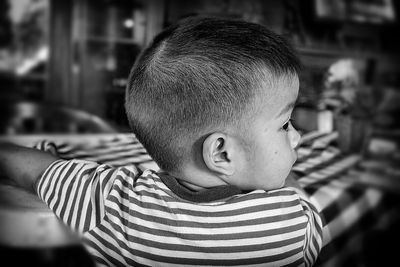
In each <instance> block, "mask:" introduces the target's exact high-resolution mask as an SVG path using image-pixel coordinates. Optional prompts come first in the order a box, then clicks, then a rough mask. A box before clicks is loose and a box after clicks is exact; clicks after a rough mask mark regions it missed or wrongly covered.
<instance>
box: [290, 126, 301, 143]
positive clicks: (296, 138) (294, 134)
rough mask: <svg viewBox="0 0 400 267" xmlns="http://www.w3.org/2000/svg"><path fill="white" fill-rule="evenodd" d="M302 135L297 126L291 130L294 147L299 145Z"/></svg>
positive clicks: (291, 140)
mask: <svg viewBox="0 0 400 267" xmlns="http://www.w3.org/2000/svg"><path fill="white" fill-rule="evenodd" d="M300 137H301V136H300V134H299V132H298V131H297V130H296V129H295V128H293V130H292V131H290V145H291V147H292V148H296V147H297V145H298V144H299V142H300Z"/></svg>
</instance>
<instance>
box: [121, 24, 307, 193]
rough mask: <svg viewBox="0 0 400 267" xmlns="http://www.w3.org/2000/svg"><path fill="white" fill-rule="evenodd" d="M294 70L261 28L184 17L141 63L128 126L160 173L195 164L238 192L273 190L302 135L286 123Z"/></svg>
mask: <svg viewBox="0 0 400 267" xmlns="http://www.w3.org/2000/svg"><path fill="white" fill-rule="evenodd" d="M299 65H300V64H299V61H298V59H297V57H296V56H295V54H294V51H293V50H292V48H291V47H290V46H289V45H288V44H287V42H286V41H285V40H284V39H282V38H281V37H279V36H278V35H276V34H274V33H273V32H271V31H269V30H267V29H266V28H264V27H263V26H261V25H258V24H253V23H248V22H243V21H237V20H226V19H218V18H201V17H199V18H188V19H185V20H182V21H180V22H179V23H178V24H176V25H173V26H171V27H169V28H167V29H166V30H164V31H163V32H161V33H160V34H158V35H157V36H156V37H155V38H154V40H153V42H152V43H151V44H150V45H149V46H148V47H147V48H146V49H145V50H144V51H143V52H142V53H141V55H140V56H139V58H138V59H137V61H136V63H135V65H134V67H133V68H132V71H131V74H130V76H129V82H128V86H127V94H126V103H125V107H126V111H127V116H128V120H129V122H130V125H131V127H132V129H133V131H134V133H135V134H136V136H137V138H138V139H139V141H140V142H141V143H142V144H143V145H144V146H145V148H146V149H147V151H148V153H149V154H150V155H151V156H152V158H153V159H154V160H155V161H156V162H157V164H158V165H159V166H160V168H161V169H163V170H164V171H167V172H170V173H180V172H183V169H185V168H186V167H187V166H188V165H191V166H192V168H191V170H193V169H196V168H197V170H199V169H202V170H207V171H208V172H211V173H213V174H215V175H217V176H219V177H221V179H222V181H224V182H225V183H228V184H235V185H237V186H239V187H241V188H243V189H256V188H259V189H271V188H277V187H280V186H281V185H282V183H283V181H284V179H285V178H286V176H287V174H288V172H289V170H290V168H291V166H292V164H293V163H294V161H295V152H294V146H296V145H297V142H298V137H299V136H298V134H297V132H296V131H295V130H294V129H293V127H292V126H291V125H290V123H288V120H289V118H290V113H291V110H292V108H293V104H294V102H295V100H296V98H297V93H298V76H297V72H298V70H299ZM288 104H289V106H288ZM193 166H196V167H194V168H193ZM260 175H262V177H260ZM243 176H245V177H243ZM254 176H256V177H254ZM283 176H284V177H283ZM266 179H268V180H269V181H265V180H266ZM200 184H201V182H200ZM205 184H206V183H205Z"/></svg>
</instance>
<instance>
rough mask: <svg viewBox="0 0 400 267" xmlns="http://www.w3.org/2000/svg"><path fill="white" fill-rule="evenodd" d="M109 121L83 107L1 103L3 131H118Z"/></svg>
mask: <svg viewBox="0 0 400 267" xmlns="http://www.w3.org/2000/svg"><path fill="white" fill-rule="evenodd" d="M117 131H118V130H117V129H116V128H115V127H114V126H113V125H112V124H110V123H109V122H107V121H106V120H104V119H102V118H100V117H98V116H96V115H93V114H90V113H88V112H86V111H83V110H78V109H73V108H69V107H65V106H56V105H50V104H46V103H40V102H30V101H21V102H14V103H2V104H1V105H0V134H3V135H11V134H39V133H115V132H117Z"/></svg>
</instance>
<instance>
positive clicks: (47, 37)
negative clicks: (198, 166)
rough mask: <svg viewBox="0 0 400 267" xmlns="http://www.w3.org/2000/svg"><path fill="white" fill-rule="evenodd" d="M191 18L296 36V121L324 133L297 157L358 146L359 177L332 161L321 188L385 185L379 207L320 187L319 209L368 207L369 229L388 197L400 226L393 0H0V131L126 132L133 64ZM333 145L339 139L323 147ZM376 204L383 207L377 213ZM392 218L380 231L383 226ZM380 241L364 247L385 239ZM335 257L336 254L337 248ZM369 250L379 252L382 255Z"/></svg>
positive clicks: (399, 109)
mask: <svg viewBox="0 0 400 267" xmlns="http://www.w3.org/2000/svg"><path fill="white" fill-rule="evenodd" d="M194 15H212V16H220V17H228V18H236V19H244V20H246V21H250V22H255V23H259V24H262V25H265V26H267V27H268V28H270V29H272V30H273V31H275V32H277V33H279V34H282V35H284V36H285V37H287V38H288V39H289V40H290V41H291V42H292V43H293V45H294V46H295V48H296V50H297V51H298V54H299V56H300V59H301V61H302V63H303V69H302V71H301V73H300V92H299V98H298V102H297V105H296V107H295V110H294V114H293V118H294V124H295V127H296V128H297V129H298V130H299V131H300V132H301V133H302V134H306V133H314V132H317V133H318V134H317V135H315V134H314V135H309V136H308V137H309V139H313V138H314V139H317V138H315V137H316V136H318V137H319V136H321V133H324V134H326V137H327V138H325V137H323V141H322V143H321V142H319V145H321V144H322V145H321V147H318V146H316V147H314V146H312V149H311V150H310V151H312V153H311V154H310V155H308V154H307V155H306V156H305V159H304V161H306V159H307V158H310V159H311V160H313V156H315V153H314V152H315V151H314V148H315V149H316V150H318V149H319V152H321V155H322V156H321V158H327V157H326V155H328V156H329V155H334V157H335V160H336V158H338V159H342V154H340V153H339V152H338V150H340V152H343V153H344V154H352V153H354V152H355V153H358V154H359V155H361V156H362V157H363V160H362V161H361V163H360V164H359V165H358V166H357V168H358V169H357V170H358V171H360V170H362V172H361V173H362V174H357V175H350V174H346V173H345V172H344V171H343V170H341V169H340V168H339V171H337V172H338V173H340V175H339V174H338V175H337V176H335V175H336V174H335V175H332V174H329V175H331V176H329V177H330V178H329V179H326V181H328V182H325V181H323V182H321V183H320V185H324V184H328V185H329V183H330V182H332V188H333V189H332V188H331V189H332V190H337V189H338V188H339V189H340V190H341V187H338V186H337V185H336V181H337V180H340V179H339V178H340V177H342V174H343V173H345V175H343V177H344V178H345V179H347V180H346V181H347V182H348V181H351V179H350V178H351V177H353V178H354V180H355V181H356V184H358V183H360V182H361V183H364V184H367V185H368V186H370V185H373V186H378V187H381V186H384V188H385V190H383V191H382V192H384V193H385V194H383V195H384V197H382V200H384V201H381V202H382V204H379V205H378V204H376V205H375V204H374V199H373V198H371V196H370V195H368V194H367V193H368V192H370V191H369V190H372V189H369V188H367V189H366V190H364V189H363V190H362V191H360V189H357V190H355V189H354V188H353V187H349V189H346V188H347V187H346V186H343V188H344V189H343V192H344V191H346V190H347V191H346V192H344V193H343V194H342V193H340V194H339V193H338V194H336V193H335V194H336V195H335V194H333V193H332V194H328V193H326V192H325V191H322V192H323V193H324V192H325V193H326V195H322V196H321V199H324V197H326V198H327V199H328V200H329V199H330V198H336V196H338V197H337V199H338V200H335V201H334V204H337V203H338V207H339V208H337V206H335V205H330V206H328V208H327V209H326V214H325V213H324V215H329V216H327V218H328V219H329V218H331V222H330V223H331V224H333V226H332V229H333V231H335V229H339V230H340V229H341V228H343V229H345V228H346V227H342V225H344V226H346V225H347V226H349V225H351V223H347V222H346V219H348V220H350V221H351V219H352V217H351V216H349V215H353V216H355V217H357V216H359V214H358V212H359V213H360V214H361V215H363V213H362V211H364V210H368V211H369V212H370V213H368V214H369V215H371V214H372V217H371V218H373V219H370V217H365V216H364V217H362V216H361V215H360V216H359V217H360V218H367V221H365V220H359V221H357V223H358V224H356V226H360V229H369V228H368V227H369V224H368V223H369V222H370V221H378V222H380V219H381V218H383V219H385V218H386V217H385V216H383V215H382V214H387V213H388V212H387V210H389V208H387V207H390V208H392V207H393V206H394V209H393V210H394V212H393V215H394V217H395V219H394V220H393V221H395V222H394V223H392V224H393V225H395V226H396V227H395V228H396V229H400V228H399V227H398V225H399V224H400V223H399V222H400V218H398V217H399V214H400V211H399V208H398V207H400V205H398V203H399V197H398V196H399V192H400V179H399V177H400V168H399V166H400V150H399V147H400V1H395V0H348V1H346V0H247V1H245V0H190V1H185V0H63V1H52V0H0V139H1V137H7V138H8V137H9V136H16V135H18V134H42V133H82V132H83V133H87V132H91V133H93V132H95V133H109V132H113V133H121V132H129V129H128V124H127V120H126V117H125V112H124V107H123V101H124V91H125V86H126V82H127V76H128V74H129V71H130V68H131V66H132V64H133V63H134V61H135V59H136V58H137V56H138V54H139V53H140V51H141V50H142V49H143V48H144V47H145V46H146V45H147V44H148V43H149V42H150V41H151V40H152V38H153V37H154V36H155V35H156V34H157V33H158V32H160V31H161V30H162V29H164V28H165V27H167V26H169V25H170V24H172V23H174V22H176V21H178V20H180V19H182V18H185V17H188V16H194ZM248 41H249V42H251V41H252V40H248ZM335 134H336V135H335ZM303 136H304V135H303ZM310 136H314V137H310ZM53 137H54V136H53ZM77 139H80V140H81V141H82V140H84V141H85V142H86V141H87V140H89V139H82V136H78V137H77ZM112 140H113V142H111V141H110V142H111V143H110V144H111V145H112V147H113V150H112V151H113V154H115V155H116V157H117V156H118V155H121V154H118V153H116V152H115V151H116V150H115V147H116V146H118V145H116V143H115V140H114V139H112ZM329 142H332V143H333V144H334V147H335V148H331V147H328V143H329ZM304 143H305V145H307V141H305V142H304ZM101 144H102V145H103V143H101ZM127 144H129V143H127V142H125V141H124V142H121V144H120V146H121V149H125V150H132V149H131V147H127ZM327 147H328V148H329V149H327ZM61 148H64V149H65V147H62V146H61ZM101 148H102V149H101V150H99V151H103V150H104V149H103V147H101ZM125 150H124V152H126V151H125ZM303 150H304V148H303ZM72 151H73V150H72ZM93 151H94V150H93ZM96 151H97V150H96ZM307 151H308V150H307ZM325 152H326V153H325ZM301 153H303V154H304V151H303V152H302V151H300V150H299V154H301ZM72 155H73V156H74V155H75V154H73V153H72ZM123 155H125V154H123ZM337 155H339V156H338V157H336V156H337ZM100 156H101V155H100ZM100 156H99V157H100ZM120 157H122V156H120ZM124 157H127V156H126V155H125V156H124ZM105 158H110V155H107V157H105ZM133 158H134V157H133ZM345 159H346V158H345ZM350 159H351V158H350ZM121 160H123V161H122V162H127V161H124V160H128V159H125V158H122V159H121ZM129 160H130V158H129ZM145 160H147V161H148V160H149V159H147V158H146V159H145ZM129 162H130V161H129ZM135 162H136V161H135ZM327 162H328V163H326V162H325V161H322V163H321V162H319V163H318V164H320V163H321V165H324V166H325V167H326V166H328V167H329V166H330V165H329V164H331V161H330V158H329V157H328V160H327ZM306 163H307V162H306ZM313 164H314V165H315V164H316V163H315V160H314V163H313ZM313 164H311V166H314V165H313ZM300 165H301V164H300ZM332 165H333V164H332ZM343 168H344V167H343ZM346 168H347V167H346ZM310 169H312V170H314V169H315V168H314V167H312V168H310ZM316 169H317V170H318V168H316ZM322 170H323V171H324V169H323V167H322ZM374 173H375V174H376V175H375V176H372V174H374ZM306 174H307V172H306ZM370 174H371V175H370ZM384 176H385V177H386V176H388V177H389V178H390V179H389V178H388V179H384ZM332 177H333V178H332ZM349 179H350V180H349ZM364 187H365V185H364ZM310 190H311V191H312V190H313V188H311V189H310ZM340 190H339V191H340ZM387 191H388V192H393V191H394V192H395V200H392V198H388V196H386V193H387ZM327 192H328V191H327ZM329 192H330V191H329ZM334 192H336V191H334ZM340 192H341V191H340ZM365 192H367V193H365ZM364 193H365V194H366V195H365V200H366V202H365V203H367V204H368V205H369V204H371V203H372V204H371V206H373V207H372V208H365V209H364V206H361V208H360V207H358V206H357V207H356V208H355V209H354V210H351V211H352V212H351V214H348V213H346V215H345V216H343V219H344V223H343V224H342V225H340V224H338V225H339V226H338V227H336V228H335V223H336V222H337V221H335V220H333V219H332V218H336V217H335V216H332V214H331V213H332V212H337V213H338V214H339V215H342V213H341V210H346V209H347V207H350V206H351V205H353V204H354V203H358V202H360V201H359V198H360V196H364ZM0 195H2V194H0ZM354 195H355V196H354ZM379 197H380V195H379ZM353 198H354V199H353ZM386 198H388V199H386ZM371 199H372V200H371ZM378 202H379V201H377V203H378ZM365 203H364V202H362V203H361V204H363V205H364V204H365ZM379 203H380V202H379ZM388 203H389V204H388ZM367 204H365V205H367ZM374 205H375V206H374ZM351 207H352V206H351ZM382 207H384V208H382ZM378 208H379V209H383V212H377V210H378ZM354 211H356V212H354ZM348 217H349V218H348ZM357 218H358V217H357ZM357 220H358V219H357ZM26 221H27V222H28V223H29V225H33V223H31V221H29V220H26ZM354 221H356V219H354ZM388 221H389V222H390V220H388ZM332 222H333V223H332ZM327 223H329V221H328V222H327ZM387 225H390V224H387ZM387 225H385V227H386V228H385V227H384V229H388V228H390V227H389V226H387ZM339 232H340V231H339ZM365 232H367V231H366V230H365ZM346 233H347V234H348V235H353V233H355V228H354V227H353V226H352V227H348V228H347V232H346ZM386 234H387V235H388V236H393V234H392V233H391V232H389V233H386V232H385V235H386ZM395 236H396V237H398V236H400V233H399V232H397V235H395ZM384 238H386V236H385V237H384ZM336 240H337V241H336V243H335V244H334V246H336V247H338V248H339V250H338V251H342V252H341V253H346V250H349V248H352V247H355V246H353V243H348V245H346V246H344V245H343V244H344V241H343V240H345V239H341V238H336ZM377 240H380V239H373V240H372V241H371V242H369V243H368V244H373V245H374V244H376V245H377V246H381V244H382V242H380V241H379V242H378V241H377ZM394 240H397V239H394ZM356 241H357V242H358V241H359V239H356ZM346 244H347V243H346ZM358 244H363V242H358ZM343 247H344V249H343ZM393 248H394V249H396V248H395V246H394V247H393ZM329 249H330V247H329V246H327V249H325V252H324V253H325V254H324V253H322V255H321V259H322V260H324V258H328V257H327V256H326V255H327V254H329ZM373 249H374V251H373V253H372V254H374V253H375V252H376V251H375V249H376V247H373ZM383 250H386V247H384V248H383ZM326 251H328V252H326ZM1 252H3V255H7V253H9V251H8V250H6V252H4V250H3V251H1V250H0V254H1ZM396 253H397V251H395V252H394V253H393V256H395V255H397V254H396ZM332 254H333V255H337V253H336V250H335V251H334V253H332ZM365 254H366V255H367V256H368V255H372V254H370V253H365ZM46 255H47V254H46ZM363 257H365V256H363ZM376 258H377V259H378V260H379V261H381V258H380V256H377V257H376ZM396 260H397V259H396ZM367 262H368V261H367ZM350 263H352V262H350ZM41 266H43V265H41ZM46 266H47V265H46ZM57 266H60V265H57ZM68 266H71V265H68ZM82 266H88V265H85V264H84V265H82ZM328 266H344V265H328ZM350 266H375V265H374V264H372V265H354V264H353V265H350ZM376 266H380V265H376Z"/></svg>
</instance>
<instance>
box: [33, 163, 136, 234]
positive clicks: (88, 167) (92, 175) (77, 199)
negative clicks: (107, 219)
mask: <svg viewBox="0 0 400 267" xmlns="http://www.w3.org/2000/svg"><path fill="white" fill-rule="evenodd" d="M138 174H139V171H138V169H137V168H136V167H135V166H134V165H130V166H126V167H120V168H113V167H111V166H108V165H104V164H103V165H100V164H98V163H95V162H90V161H85V160H57V161H55V162H53V163H52V164H51V165H50V166H49V167H48V168H47V169H46V171H45V172H44V173H43V175H42V177H41V178H40V179H39V180H38V182H37V184H36V190H37V193H38V195H39V197H40V198H41V199H42V200H43V201H44V202H45V203H46V204H47V205H48V206H49V208H50V209H52V210H53V212H54V213H55V214H56V216H57V217H58V218H59V219H61V220H62V221H63V222H64V223H66V224H67V225H68V226H69V227H71V228H72V229H74V230H75V231H77V232H80V233H84V232H87V231H89V230H91V229H93V228H94V227H96V226H97V225H98V224H99V223H100V222H101V221H102V219H103V218H104V216H105V202H106V198H107V196H108V194H109V193H110V191H111V189H112V186H113V183H114V181H115V179H116V178H117V177H118V176H123V177H126V176H127V175H129V176H131V177H135V176H137V175H138Z"/></svg>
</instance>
